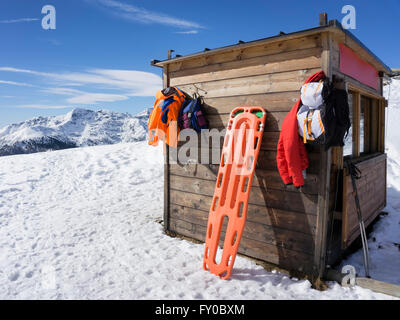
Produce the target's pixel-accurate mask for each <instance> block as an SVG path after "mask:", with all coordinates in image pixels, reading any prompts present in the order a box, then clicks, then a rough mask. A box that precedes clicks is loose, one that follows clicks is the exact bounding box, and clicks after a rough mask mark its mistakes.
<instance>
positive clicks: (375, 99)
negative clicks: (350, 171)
mask: <svg viewBox="0 0 400 320" xmlns="http://www.w3.org/2000/svg"><path fill="white" fill-rule="evenodd" d="M347 91H348V92H349V93H350V92H351V93H352V95H353V105H352V108H353V110H352V111H353V119H352V124H351V125H352V154H351V155H346V156H344V158H345V159H347V158H350V159H362V158H364V157H365V158H369V157H370V156H371V155H373V154H376V153H384V152H385V107H386V105H387V101H386V100H385V98H384V97H382V96H380V95H379V94H374V93H372V92H369V91H367V90H365V89H362V88H360V87H358V86H355V85H353V84H351V83H348V84H347ZM363 97H365V98H367V99H370V102H371V103H370V107H369V108H368V110H364V148H363V149H364V152H362V153H361V152H360V149H361V148H360V140H361V136H360V123H361V103H362V98H363ZM365 111H366V112H365ZM374 118H375V119H376V120H375V121H372V119H374ZM366 128H367V130H365V129H366Z"/></svg>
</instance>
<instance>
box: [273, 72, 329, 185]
mask: <svg viewBox="0 0 400 320" xmlns="http://www.w3.org/2000/svg"><path fill="white" fill-rule="evenodd" d="M324 77H325V74H324V72H323V71H320V72H317V73H314V74H313V75H311V76H310V77H309V78H308V79H307V80H306V81H305V82H304V83H308V82H316V81H319V80H320V79H322V78H324ZM300 104H301V99H299V100H298V101H297V102H296V104H295V105H294V106H293V107H292V110H290V112H289V113H288V115H287V116H286V117H285V119H283V122H282V128H281V133H280V135H279V141H278V149H277V156H276V162H277V165H278V170H279V173H280V175H281V178H282V180H283V183H284V184H291V183H293V184H294V185H295V186H296V187H300V186H302V185H304V177H303V173H302V171H303V170H305V169H307V168H308V158H307V151H306V148H305V146H304V143H303V141H302V139H301V138H300V135H299V125H298V123H297V111H298V110H299V107H300Z"/></svg>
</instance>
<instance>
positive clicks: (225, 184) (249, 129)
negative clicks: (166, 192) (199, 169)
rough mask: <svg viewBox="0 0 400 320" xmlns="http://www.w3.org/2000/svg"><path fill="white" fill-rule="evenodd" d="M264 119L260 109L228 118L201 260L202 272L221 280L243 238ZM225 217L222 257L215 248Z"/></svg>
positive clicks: (241, 111) (245, 110) (226, 275)
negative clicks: (205, 271)
mask: <svg viewBox="0 0 400 320" xmlns="http://www.w3.org/2000/svg"><path fill="white" fill-rule="evenodd" d="M265 119H266V112H265V110H264V109H263V108H261V107H238V108H235V109H234V110H233V111H232V112H231V114H230V118H229V122H228V126H227V131H226V134H225V139H224V145H223V148H222V155H221V162H220V166H219V170H218V176H217V182H216V186H215V191H214V197H213V200H212V204H211V209H210V213H209V217H208V225H207V233H206V241H205V251H204V260H203V268H204V270H209V271H210V272H211V273H213V274H215V275H218V276H219V277H220V278H222V279H228V278H229V277H230V275H231V273H232V268H233V265H234V262H235V258H236V254H237V251H238V248H239V243H240V239H241V237H242V233H243V229H244V225H245V221H246V216H247V206H248V201H249V194H250V189H251V184H252V180H253V175H254V170H255V166H256V163H257V158H258V154H259V151H260V146H261V140H262V137H263V133H264V124H265ZM225 217H228V223H227V227H226V232H225V239H224V242H223V249H222V256H221V254H220V253H221V252H218V248H219V243H220V236H221V230H222V226H223V222H224V218H225ZM217 252H218V254H217ZM217 258H218V259H220V262H219V263H217V262H216V260H217Z"/></svg>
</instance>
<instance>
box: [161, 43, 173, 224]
mask: <svg viewBox="0 0 400 320" xmlns="http://www.w3.org/2000/svg"><path fill="white" fill-rule="evenodd" d="M173 51H174V50H168V59H171V55H172V52H173ZM163 87H164V88H167V87H169V66H168V65H166V66H164V68H163ZM163 151H164V218H163V220H164V231H169V229H170V226H169V222H170V219H169V216H170V215H169V213H170V212H169V209H170V208H169V204H170V199H169V188H170V187H169V145H167V144H166V143H165V142H163Z"/></svg>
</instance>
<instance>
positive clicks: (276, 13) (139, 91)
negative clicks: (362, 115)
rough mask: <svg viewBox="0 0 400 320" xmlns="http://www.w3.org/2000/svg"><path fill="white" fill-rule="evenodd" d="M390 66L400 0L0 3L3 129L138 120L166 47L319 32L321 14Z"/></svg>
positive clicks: (184, 50) (396, 55) (188, 48)
mask: <svg viewBox="0 0 400 320" xmlns="http://www.w3.org/2000/svg"><path fill="white" fill-rule="evenodd" d="M346 4H350V5H353V6H354V7H355V9H356V29H355V30H352V32H353V33H354V34H355V35H356V36H357V37H358V38H359V39H360V40H361V41H362V42H363V43H364V44H365V45H366V46H367V47H369V48H370V49H371V50H372V51H373V52H374V53H375V54H376V55H377V56H378V57H380V58H381V59H382V60H383V62H385V63H386V64H387V65H389V66H390V67H392V68H399V67H400V43H399V41H397V40H398V38H399V31H400V27H399V26H400V22H399V21H400V0H385V1H352V0H350V1H322V0H319V1H284V0H282V1H261V0H260V1H256V0H253V1H236V0H229V1H225V0H213V1H208V0H202V1H192V0H189V1H188V0H186V1H181V0H170V1H152V0H146V1H133V0H69V1H65V0H46V1H42V0H2V1H1V2H0V41H1V46H0V128H1V127H3V126H5V125H7V124H10V123H14V122H19V121H23V120H25V119H28V118H32V117H34V116H39V115H42V116H47V115H57V114H63V113H66V112H67V111H69V110H71V109H72V108H74V107H81V108H89V109H100V108H104V109H109V110H114V111H121V112H129V113H132V114H134V113H137V112H139V111H141V110H142V109H144V108H145V107H152V105H153V102H154V94H155V92H156V90H157V89H158V88H160V86H161V70H160V69H159V68H155V67H151V66H150V60H151V59H165V58H166V52H167V50H168V49H175V51H176V53H178V54H182V55H185V54H189V53H193V52H198V51H201V50H203V49H204V48H205V47H207V48H216V47H221V46H225V45H229V44H233V43H236V42H237V41H238V40H244V41H249V40H255V39H259V38H264V37H268V36H272V35H276V34H278V33H279V31H281V30H282V31H284V32H293V31H297V30H300V29H306V28H311V27H315V26H317V24H318V13H319V12H327V13H328V19H337V20H339V21H341V20H342V18H343V17H344V14H342V13H341V10H342V7H343V6H344V5H346ZM44 5H53V6H54V7H55V9H56V29H55V30H44V29H43V28H42V21H41V20H42V18H43V17H44V16H45V14H42V13H41V11H42V7H43V6H44Z"/></svg>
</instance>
